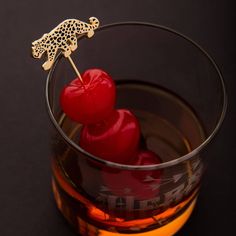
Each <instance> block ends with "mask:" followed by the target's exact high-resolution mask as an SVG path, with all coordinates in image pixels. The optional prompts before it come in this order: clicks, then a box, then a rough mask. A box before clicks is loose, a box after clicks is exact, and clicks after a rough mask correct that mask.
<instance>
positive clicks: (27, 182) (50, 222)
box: [0, 0, 236, 236]
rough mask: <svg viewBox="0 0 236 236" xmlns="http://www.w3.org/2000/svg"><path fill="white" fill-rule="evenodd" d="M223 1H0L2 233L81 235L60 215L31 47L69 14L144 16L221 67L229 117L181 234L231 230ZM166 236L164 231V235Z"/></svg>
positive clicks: (233, 109) (232, 176) (233, 165)
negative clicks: (198, 47) (195, 46)
mask: <svg viewBox="0 0 236 236" xmlns="http://www.w3.org/2000/svg"><path fill="white" fill-rule="evenodd" d="M233 2H234V1H220V0H198V1H197V0H196V1H195V0H175V1H174V0H145V1H143V0H126V1H124V0H119V1H113V0H106V1H105V0H89V1H80V0H69V1H59V0H57V1H46V0H41V1H32V0H21V1H20V0H8V1H3V0H1V5H0V46H1V50H0V69H1V70H0V88H1V89H0V104H1V110H0V114H1V116H0V235H2V236H15V235H20V236H27V235H35V236H37V235H40V236H49V235H57V236H61V235H76V234H75V233H74V232H73V231H72V230H71V228H70V227H68V225H67V223H66V222H65V221H64V219H63V218H62V217H61V215H60V214H59V213H58V211H57V209H56V207H55V204H54V201H53V198H52V194H51V189H50V166H49V144H50V137H49V129H50V121H49V118H48V116H47V112H46V109H45V99H44V87H45V81H46V74H45V72H43V71H42V70H41V67H40V65H41V63H39V62H36V61H35V60H32V59H31V58H30V56H29V55H30V46H31V45H30V44H31V42H32V41H33V40H35V39H37V38H39V37H40V36H41V35H42V33H44V32H48V31H50V29H51V28H52V27H54V26H55V25H57V24H58V23H59V22H61V21H62V20H64V19H66V18H78V19H81V20H84V21H87V20H88V17H90V16H96V17H98V18H99V19H100V21H101V23H102V24H107V23H112V22H117V21H127V20H132V21H146V22H153V23H157V24H161V25H165V26H168V27H171V28H173V29H175V30H177V31H179V32H181V33H183V34H185V35H187V36H189V37H190V38H192V39H193V40H195V41H196V42H197V43H199V44H200V45H201V46H202V47H203V48H204V49H205V50H206V51H208V52H209V53H210V55H212V56H213V58H214V59H215V60H216V62H217V64H218V65H219V67H220V69H221V70H222V73H223V76H224V78H225V82H226V86H227V89H228V95H229V107H228V112H227V117H226V119H225V122H224V124H223V126H222V129H221V131H220V133H219V134H218V136H217V139H216V140H215V144H214V145H215V153H214V157H213V158H211V163H210V166H209V169H208V172H207V174H206V176H205V179H204V182H203V186H202V191H201V194H200V197H199V201H198V204H197V207H196V209H195V210H194V213H193V215H192V217H191V218H190V220H189V221H188V223H187V224H186V225H185V226H184V228H183V229H182V230H181V231H180V232H179V233H178V234H177V235H178V236H182V235H188V236H211V235H214V236H218V235H229V236H230V235H234V233H233V232H234V231H233V226H234V225H233V224H234V223H236V207H235V195H234V193H235V191H234V190H235V189H234V187H235V181H236V161H235V160H236V157H235V153H236V148H235V147H236V144H235V140H236V135H235V134H236V129H235V128H236V127H235V115H236V106H235V104H236V103H235V101H234V100H235V96H234V93H235V64H236V59H235V58H236V50H235V49H236V48H235V43H236V40H235V23H234V21H235V16H234V13H235V7H234V4H233ZM163 236H164V235H163Z"/></svg>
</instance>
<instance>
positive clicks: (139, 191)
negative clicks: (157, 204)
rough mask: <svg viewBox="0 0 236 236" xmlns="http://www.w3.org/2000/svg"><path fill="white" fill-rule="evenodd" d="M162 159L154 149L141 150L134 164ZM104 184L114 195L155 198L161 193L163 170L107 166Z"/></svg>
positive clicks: (149, 163)
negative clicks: (122, 168) (126, 168)
mask: <svg viewBox="0 0 236 236" xmlns="http://www.w3.org/2000/svg"><path fill="white" fill-rule="evenodd" d="M159 163H161V159H160V158H159V157H158V156H157V155H156V154H155V153H154V152H152V151H139V153H138V154H137V156H136V159H134V160H133V162H132V164H133V165H153V164H159ZM102 178H103V182H104V185H105V186H106V187H107V189H108V190H109V191H110V192H111V194H112V195H115V196H120V197H127V196H132V197H134V198H135V199H138V200H148V199H151V198H155V197H157V196H158V194H159V188H160V182H161V171H159V170H146V171H144V170H142V171H140V170H136V171H135V170H120V171H119V170H117V169H114V168H105V169H104V171H103V173H102Z"/></svg>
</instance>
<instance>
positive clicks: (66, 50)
mask: <svg viewBox="0 0 236 236" xmlns="http://www.w3.org/2000/svg"><path fill="white" fill-rule="evenodd" d="M61 49H62V50H63V51H64V56H65V57H69V56H70V54H71V48H70V46H69V45H67V44H64V45H62V47H61Z"/></svg>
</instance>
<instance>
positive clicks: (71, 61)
mask: <svg viewBox="0 0 236 236" xmlns="http://www.w3.org/2000/svg"><path fill="white" fill-rule="evenodd" d="M67 58H68V60H69V62H70V64H71V65H72V67H73V69H74V71H75V73H76V75H77V76H78V77H79V79H80V81H81V82H82V83H83V79H82V77H81V75H80V73H79V70H78V69H77V67H76V66H75V63H74V62H73V60H72V58H71V57H70V56H68V57H67Z"/></svg>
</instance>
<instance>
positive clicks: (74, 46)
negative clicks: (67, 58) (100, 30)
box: [69, 36, 78, 51]
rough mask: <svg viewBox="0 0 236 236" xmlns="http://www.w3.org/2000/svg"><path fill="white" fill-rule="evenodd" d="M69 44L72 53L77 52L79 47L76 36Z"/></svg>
mask: <svg viewBox="0 0 236 236" xmlns="http://www.w3.org/2000/svg"><path fill="white" fill-rule="evenodd" d="M69 42H70V49H71V51H75V50H76V48H77V47H78V44H77V38H76V36H74V37H71V38H70V39H69Z"/></svg>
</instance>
